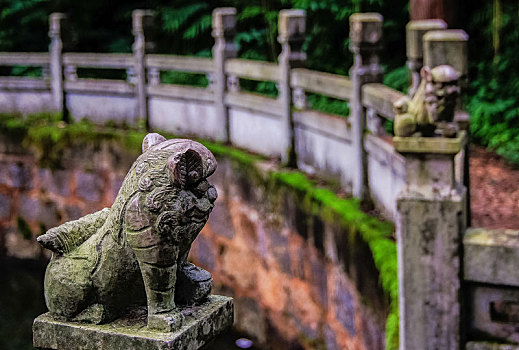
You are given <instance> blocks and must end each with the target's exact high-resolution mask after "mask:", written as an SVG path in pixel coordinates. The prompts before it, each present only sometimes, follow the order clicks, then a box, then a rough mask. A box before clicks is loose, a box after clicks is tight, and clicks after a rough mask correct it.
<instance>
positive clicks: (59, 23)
mask: <svg viewBox="0 0 519 350" xmlns="http://www.w3.org/2000/svg"><path fill="white" fill-rule="evenodd" d="M66 20H67V15H66V14H64V13H61V12H54V13H51V14H50V16H49V36H50V37H51V38H53V37H59V36H60V35H61V28H62V27H63V23H64V22H65V21H66Z"/></svg>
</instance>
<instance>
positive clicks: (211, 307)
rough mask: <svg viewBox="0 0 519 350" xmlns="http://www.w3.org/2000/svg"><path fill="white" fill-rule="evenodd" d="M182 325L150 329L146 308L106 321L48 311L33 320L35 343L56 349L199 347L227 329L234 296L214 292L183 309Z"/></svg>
mask: <svg viewBox="0 0 519 350" xmlns="http://www.w3.org/2000/svg"><path fill="white" fill-rule="evenodd" d="M180 312H181V313H182V314H183V315H184V320H183V323H182V327H181V328H180V329H179V330H178V331H176V332H172V333H160V332H155V331H150V330H148V328H147V327H146V319H147V315H146V309H145V308H140V309H135V310H132V311H131V312H129V313H128V314H127V315H125V316H124V317H121V318H120V319H117V320H115V321H114V322H112V323H109V324H104V325H92V324H85V323H77V322H62V321H56V320H54V319H53V318H52V317H51V316H50V315H49V314H48V313H46V314H43V315H40V316H38V317H37V318H36V319H35V320H34V324H33V327H32V329H33V342H34V347H36V348H39V349H56V350H90V349H92V350H94V349H95V350H109V349H110V350H113V349H143V350H147V349H153V350H170V349H175V350H183V349H199V348H201V347H202V346H204V345H205V344H207V343H208V342H210V341H211V340H212V339H213V338H214V337H216V336H217V335H218V334H220V333H222V332H223V331H225V330H227V329H229V328H230V327H231V326H232V324H233V319H234V303H233V299H232V298H229V297H224V296H220V295H211V296H209V300H208V301H207V302H205V303H203V304H202V305H199V306H193V307H185V308H182V309H180Z"/></svg>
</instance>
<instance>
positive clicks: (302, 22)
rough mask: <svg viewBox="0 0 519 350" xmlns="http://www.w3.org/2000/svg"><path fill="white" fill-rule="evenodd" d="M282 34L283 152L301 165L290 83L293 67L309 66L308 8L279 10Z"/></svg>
mask: <svg viewBox="0 0 519 350" xmlns="http://www.w3.org/2000/svg"><path fill="white" fill-rule="evenodd" d="M278 28H279V36H278V42H279V43H280V44H281V54H280V55H279V71H280V79H279V85H278V86H279V102H280V103H281V105H282V108H283V117H282V118H283V120H282V123H283V128H284V129H285V133H284V134H285V147H284V149H283V151H282V153H281V160H282V161H283V163H284V164H286V165H288V166H292V167H296V166H297V155H296V149H295V131H294V119H293V114H292V98H293V96H292V88H291V86H290V80H291V72H292V68H301V67H304V66H305V65H306V53H304V52H303V48H302V47H303V42H304V40H305V31H306V13H305V11H304V10H282V11H280V12H279V24H278Z"/></svg>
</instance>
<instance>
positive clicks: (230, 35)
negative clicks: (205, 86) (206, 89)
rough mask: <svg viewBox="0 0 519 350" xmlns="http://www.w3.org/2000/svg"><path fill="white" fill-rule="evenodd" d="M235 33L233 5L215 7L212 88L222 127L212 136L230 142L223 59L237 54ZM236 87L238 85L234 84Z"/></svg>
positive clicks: (226, 84)
mask: <svg viewBox="0 0 519 350" xmlns="http://www.w3.org/2000/svg"><path fill="white" fill-rule="evenodd" d="M235 34H236V9H235V8H233V7H222V8H216V9H215V10H214V11H213V32H212V35H213V38H214V40H215V44H214V46H213V61H214V74H213V75H212V78H213V87H212V88H213V91H214V99H215V100H214V103H215V108H216V115H217V116H218V119H219V125H222V128H221V129H220V130H218V132H217V134H216V135H214V138H215V139H217V140H221V141H225V142H228V143H230V142H231V133H230V120H229V110H228V108H227V106H226V104H225V95H226V93H227V91H229V87H228V77H227V75H226V74H225V61H226V60H227V59H229V58H235V57H236V56H237V54H238V47H237V46H236V44H235V43H234V36H235ZM236 80H237V79H236V77H235V83H236V84H238V82H236ZM236 84H235V85H236ZM236 88H238V87H237V86H236Z"/></svg>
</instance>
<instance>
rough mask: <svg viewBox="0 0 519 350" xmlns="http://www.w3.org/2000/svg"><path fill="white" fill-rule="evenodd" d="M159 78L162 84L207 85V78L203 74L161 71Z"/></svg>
mask: <svg viewBox="0 0 519 350" xmlns="http://www.w3.org/2000/svg"><path fill="white" fill-rule="evenodd" d="M160 80H161V82H162V83H164V84H177V85H191V86H198V87H207V86H208V85H209V79H207V76H206V75H205V74H195V73H187V72H177V71H163V72H161V73H160Z"/></svg>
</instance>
